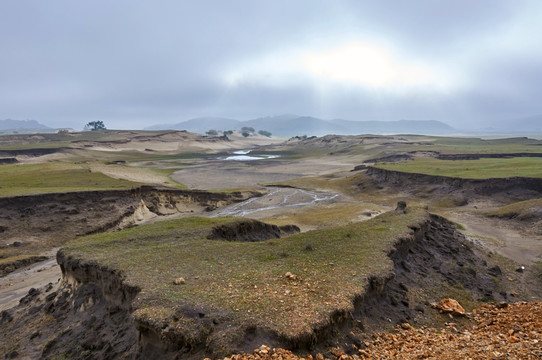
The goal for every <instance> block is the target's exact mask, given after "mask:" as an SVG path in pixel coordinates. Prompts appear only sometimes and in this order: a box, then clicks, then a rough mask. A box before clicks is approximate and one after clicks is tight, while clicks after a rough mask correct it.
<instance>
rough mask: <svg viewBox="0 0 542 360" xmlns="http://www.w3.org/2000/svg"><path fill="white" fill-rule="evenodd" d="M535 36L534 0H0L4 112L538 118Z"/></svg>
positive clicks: (84, 116)
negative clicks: (534, 116)
mask: <svg viewBox="0 0 542 360" xmlns="http://www.w3.org/2000/svg"><path fill="white" fill-rule="evenodd" d="M540 34H542V1H540V0H533V1H522V0H514V1H511V0H476V1H473V0H468V1H467V0H454V1H438V0H413V1H405V0H396V1H391V0H390V1H386V0H382V1H380V0H379V1H376V0H375V1H362V0H352V1H346V0H327V1H319V0H306V1H301V0H295V1H292V0H273V1H256V0H246V1H235V0H233V1H232V0H228V1H222V0H215V1H204V0H198V1H180V0H176V1H173V0H171V1H169V0H156V1H150V0H148V1H137V0H118V1H111V0H107V1H105V0H92V1H73V0H49V1H43V0H17V1H2V2H0V54H1V55H0V119H8V118H11V119H17V120H26V119H35V120H38V121H40V122H41V123H43V124H45V125H48V126H51V127H72V128H75V129H81V128H82V127H83V126H84V124H85V123H87V122H88V121H91V120H103V121H104V122H105V124H106V126H108V127H109V128H143V127H146V126H149V125H153V124H160V123H177V122H181V121H184V120H187V119H190V118H193V117H200V116H219V117H230V118H236V119H240V120H248V119H251V118H255V117H260V116H268V115H279V114H284V113H290V114H298V115H311V116H315V117H321V118H327V119H332V118H344V119H349V120H399V119H435V120H441V121H444V122H446V123H448V124H450V125H452V126H455V127H458V128H483V127H488V126H495V125H498V126H503V124H505V120H507V119H517V118H521V117H528V116H533V115H539V114H542V101H541V99H540V96H541V94H542V44H541V37H540V36H541V35H540ZM514 126H515V125H514Z"/></svg>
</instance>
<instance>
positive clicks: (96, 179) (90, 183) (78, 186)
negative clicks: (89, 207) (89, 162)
mask: <svg viewBox="0 0 542 360" xmlns="http://www.w3.org/2000/svg"><path fill="white" fill-rule="evenodd" d="M140 185H141V183H136V182H131V181H126V180H118V179H114V178H111V177H109V176H106V175H104V174H102V173H100V172H91V171H90V170H89V168H88V166H86V165H84V164H71V163H57V162H55V163H43V164H25V165H2V166H0V196H15V195H28V194H39V193H52V192H70V191H88V190H113V189H130V188H133V187H137V186H140Z"/></svg>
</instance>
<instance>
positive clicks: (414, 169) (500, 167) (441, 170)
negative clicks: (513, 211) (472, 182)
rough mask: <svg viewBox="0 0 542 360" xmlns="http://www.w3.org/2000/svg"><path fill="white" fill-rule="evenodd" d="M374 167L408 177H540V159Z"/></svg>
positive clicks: (426, 160) (421, 162)
mask: <svg viewBox="0 0 542 360" xmlns="http://www.w3.org/2000/svg"><path fill="white" fill-rule="evenodd" d="M375 166H376V167H379V168H383V169H388V170H395V171H403V172H409V173H418V174H428V175H439V176H450V177H459V178H468V179H487V178H506V177H513V176H520V177H536V178H539V177H542V157H538V158H536V157H516V158H510V159H479V160H438V159H434V158H418V159H415V160H411V161H406V162H397V163H391V162H390V163H377V164H376V165H375Z"/></svg>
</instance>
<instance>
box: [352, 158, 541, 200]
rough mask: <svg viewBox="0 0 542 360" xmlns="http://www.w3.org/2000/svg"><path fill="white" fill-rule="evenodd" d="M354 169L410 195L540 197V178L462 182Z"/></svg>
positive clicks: (402, 173) (373, 169)
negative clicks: (410, 193)
mask: <svg viewBox="0 0 542 360" xmlns="http://www.w3.org/2000/svg"><path fill="white" fill-rule="evenodd" d="M354 170H356V171H358V170H365V172H366V174H367V175H368V176H370V177H371V178H372V179H374V180H375V181H376V182H378V183H379V184H385V185H388V186H392V187H394V188H397V189H410V190H409V191H410V192H412V193H415V192H424V193H430V194H435V195H441V194H450V193H458V194H461V195H463V196H464V198H465V200H467V201H468V198H469V197H475V196H484V197H487V196H492V197H494V198H496V199H498V198H499V197H502V198H507V199H516V201H519V200H526V199H532V198H535V197H540V196H542V178H525V177H510V178H493V179H464V178H456V177H447V176H434V175H426V174H417V173H407V172H400V171H394V170H386V169H381V168H377V167H373V166H365V165H362V166H357V167H356V168H355V169H354Z"/></svg>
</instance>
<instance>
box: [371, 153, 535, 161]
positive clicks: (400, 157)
mask: <svg viewBox="0 0 542 360" xmlns="http://www.w3.org/2000/svg"><path fill="white" fill-rule="evenodd" d="M417 156H429V157H433V158H435V159H439V160H479V159H511V158H515V157H542V153H501V154H441V153H440V152H438V151H419V150H416V151H409V152H405V153H398V154H392V155H387V156H382V157H379V158H375V159H368V160H365V161H364V163H366V164H367V163H377V162H400V161H407V160H412V159H414V158H415V157H417Z"/></svg>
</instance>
